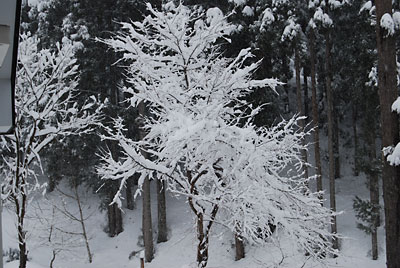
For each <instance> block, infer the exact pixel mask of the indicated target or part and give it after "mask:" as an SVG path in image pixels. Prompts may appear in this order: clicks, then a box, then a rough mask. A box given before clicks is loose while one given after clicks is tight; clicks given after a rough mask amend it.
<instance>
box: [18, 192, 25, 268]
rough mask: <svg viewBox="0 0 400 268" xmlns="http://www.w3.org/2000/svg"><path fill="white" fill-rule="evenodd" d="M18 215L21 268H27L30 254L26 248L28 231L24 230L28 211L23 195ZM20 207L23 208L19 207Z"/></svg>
mask: <svg viewBox="0 0 400 268" xmlns="http://www.w3.org/2000/svg"><path fill="white" fill-rule="evenodd" d="M17 202H18V201H16V203H15V204H16V205H17V204H18V206H16V208H17V215H18V246H19V268H26V262H27V261H28V252H27V248H26V240H25V239H26V231H25V230H24V219H25V209H26V195H25V194H24V195H22V202H21V204H19V203H17ZM19 205H20V206H21V207H19Z"/></svg>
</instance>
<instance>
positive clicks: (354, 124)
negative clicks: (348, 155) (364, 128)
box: [351, 103, 360, 176]
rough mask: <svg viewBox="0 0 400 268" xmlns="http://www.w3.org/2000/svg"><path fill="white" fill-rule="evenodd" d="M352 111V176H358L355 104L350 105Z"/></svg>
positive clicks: (358, 162)
mask: <svg viewBox="0 0 400 268" xmlns="http://www.w3.org/2000/svg"><path fill="white" fill-rule="evenodd" d="M351 109H352V123H353V137H354V168H353V174H354V176H358V175H359V174H360V160H359V153H358V133H357V117H358V113H357V104H355V103H353V104H352V105H351Z"/></svg>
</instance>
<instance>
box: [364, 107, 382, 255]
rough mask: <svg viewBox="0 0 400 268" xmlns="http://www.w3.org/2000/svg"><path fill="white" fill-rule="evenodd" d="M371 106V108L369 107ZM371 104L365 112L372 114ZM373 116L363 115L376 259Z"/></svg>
mask: <svg viewBox="0 0 400 268" xmlns="http://www.w3.org/2000/svg"><path fill="white" fill-rule="evenodd" d="M371 107H372V108H371ZM373 110H374V106H373V105H369V103H368V101H367V105H366V114H367V115H373V114H374V112H375V111H373ZM375 125H376V124H375V116H366V117H365V123H364V127H365V130H364V131H365V138H366V139H365V145H366V146H365V147H366V150H367V157H368V162H369V167H368V170H367V171H366V173H367V177H368V182H369V183H368V184H369V193H370V202H371V204H372V206H373V208H372V211H371V212H372V228H371V229H372V230H371V244H372V250H371V251H372V259H373V260H377V259H378V234H377V228H378V226H379V221H380V219H379V177H378V172H377V171H376V167H375V163H376V162H377V161H376V160H377V159H376V143H375V139H376V131H375Z"/></svg>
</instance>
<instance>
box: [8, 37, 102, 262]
mask: <svg viewBox="0 0 400 268" xmlns="http://www.w3.org/2000/svg"><path fill="white" fill-rule="evenodd" d="M38 43H39V40H38V38H37V37H35V36H28V35H22V36H21V40H20V44H19V50H18V53H19V54H18V58H19V59H18V67H17V68H18V70H17V81H16V89H15V108H16V109H15V123H16V124H15V125H16V126H15V129H14V133H13V134H12V135H8V136H2V137H1V141H0V149H1V150H2V155H3V159H2V162H1V164H2V173H3V174H2V175H3V178H4V181H3V183H2V199H3V200H10V201H11V202H12V203H13V204H14V205H15V207H16V214H17V219H18V238H19V244H20V251H21V254H22V255H21V256H25V257H26V245H25V233H26V232H25V230H24V227H23V224H24V217H25V213H26V207H27V202H28V201H29V198H30V193H31V192H32V191H34V190H37V189H38V188H41V187H42V186H43V185H42V184H41V183H40V182H39V181H38V179H37V170H38V169H37V168H35V167H34V164H37V165H39V167H40V168H41V161H40V152H41V150H42V149H43V148H45V147H46V146H47V145H49V143H50V142H51V141H53V140H54V139H56V138H58V137H63V136H66V135H71V134H75V135H81V134H84V133H88V132H89V131H91V130H92V129H91V127H90V126H91V125H93V124H96V122H97V121H98V120H99V117H100V108H96V106H97V105H96V99H95V98H94V97H93V98H91V99H89V100H88V101H87V102H86V103H84V104H83V105H82V106H80V105H78V104H77V103H76V102H75V101H74V99H73V97H74V95H75V94H76V93H77V89H76V87H77V83H78V80H77V79H78V78H77V69H78V66H77V64H76V60H75V58H74V44H73V43H72V42H71V41H69V40H68V39H66V38H65V39H64V40H63V42H62V44H57V45H56V48H55V51H51V50H48V49H42V50H39V49H38ZM21 258H22V260H20V261H21V262H23V261H24V257H21ZM25 261H26V258H25Z"/></svg>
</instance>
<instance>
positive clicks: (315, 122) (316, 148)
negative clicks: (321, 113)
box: [308, 29, 322, 199]
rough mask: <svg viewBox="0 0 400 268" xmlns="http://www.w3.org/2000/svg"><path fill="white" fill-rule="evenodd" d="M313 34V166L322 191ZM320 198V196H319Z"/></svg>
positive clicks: (311, 30) (311, 43)
mask: <svg viewBox="0 0 400 268" xmlns="http://www.w3.org/2000/svg"><path fill="white" fill-rule="evenodd" d="M314 45H315V34H314V30H313V29H310V33H309V42H308V46H309V50H310V66H311V73H310V75H311V90H312V114H313V127H314V157H315V168H316V175H317V191H318V192H320V191H322V169H321V155H320V149H319V126H318V121H319V119H318V102H317V84H316V73H315V65H316V63H315V61H316V55H315V47H314ZM320 198H321V199H322V196H320Z"/></svg>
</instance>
